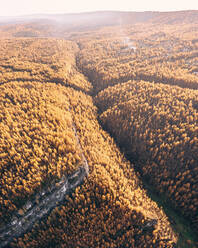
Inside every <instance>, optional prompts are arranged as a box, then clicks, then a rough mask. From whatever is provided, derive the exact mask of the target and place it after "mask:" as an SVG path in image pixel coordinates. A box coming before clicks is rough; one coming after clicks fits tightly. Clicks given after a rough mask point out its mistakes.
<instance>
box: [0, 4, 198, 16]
mask: <svg viewBox="0 0 198 248" xmlns="http://www.w3.org/2000/svg"><path fill="white" fill-rule="evenodd" d="M0 6H1V7H0V16H18V15H29V14H41V13H42V14H43V13H47V14H57V13H79V12H90V11H100V10H119V11H175V10H198V0H183V1H182V0H161V1H160V0H95V1H94V0H0Z"/></svg>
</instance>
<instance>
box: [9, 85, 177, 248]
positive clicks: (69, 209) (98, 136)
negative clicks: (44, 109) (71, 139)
mask: <svg viewBox="0 0 198 248" xmlns="http://www.w3.org/2000/svg"><path fill="white" fill-rule="evenodd" d="M67 94H68V97H69V98H70V102H71V113H72V115H73V118H74V122H75V125H76V128H77V135H78V136H79V138H80V143H81V146H82V149H83V152H84V154H85V156H86V158H87V160H88V163H89V170H90V175H89V177H88V179H87V180H86V182H85V184H84V185H83V186H82V187H78V188H77V189H76V191H75V193H73V194H72V195H71V196H70V197H67V201H66V202H65V204H64V205H62V206H60V207H58V208H56V209H55V210H54V211H53V212H52V214H51V215H50V216H49V217H48V219H47V222H44V221H43V222H42V223H41V224H39V225H38V226H36V227H35V228H34V230H33V231H32V232H30V233H28V234H26V235H25V236H24V238H20V239H18V241H17V242H16V243H15V245H14V244H13V245H14V247H15V246H17V247H47V246H52V245H53V247H73V246H75V247H173V243H174V242H175V241H176V237H175V235H174V233H173V231H172V229H171V227H170V225H169V223H168V220H167V217H166V216H165V214H164V213H163V211H162V210H161V209H159V208H158V207H157V205H156V203H154V202H153V201H152V200H151V199H150V198H148V197H147V195H146V192H145V191H144V190H143V189H142V188H141V187H140V185H141V183H140V181H139V179H138V178H137V176H136V175H135V171H134V169H133V167H132V165H130V164H129V162H127V161H126V160H125V158H124V157H123V155H122V154H121V153H120V152H119V149H118V148H117V147H116V145H115V143H114V141H113V139H112V138H110V136H109V135H108V134H107V133H106V132H105V131H103V130H102V128H101V127H100V125H99V124H98V121H97V109H96V107H95V106H94V105H93V101H92V98H91V97H88V96H87V95H85V94H83V93H81V92H77V91H75V90H73V89H69V88H68V89H67ZM150 219H156V220H157V221H158V222H157V224H156V225H155V226H153V227H152V228H151V229H150V230H149V231H148V230H147V231H146V230H144V226H145V223H146V222H147V221H148V220H150ZM166 239H167V240H170V241H168V242H166V241H163V240H166Z"/></svg>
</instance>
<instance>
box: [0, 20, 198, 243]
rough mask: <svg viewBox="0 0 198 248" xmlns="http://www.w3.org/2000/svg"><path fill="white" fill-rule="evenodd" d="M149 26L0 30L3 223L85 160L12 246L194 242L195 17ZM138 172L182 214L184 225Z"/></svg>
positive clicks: (197, 177)
mask: <svg viewBox="0 0 198 248" xmlns="http://www.w3.org/2000/svg"><path fill="white" fill-rule="evenodd" d="M163 18H164V17H163ZM145 25H146V24H145ZM153 25H154V24H147V26H146V28H147V32H146V33H145V27H144V25H141V24H136V25H134V26H132V25H126V26H123V27H122V28H121V27H120V26H116V27H103V28H101V29H96V30H95V31H94V32H93V31H87V32H81V35H79V34H78V32H76V33H75V34H76V35H74V34H73V36H72V34H71V36H70V40H67V38H68V35H69V34H67V35H66V34H65V39H63V38H61V39H56V38H50V37H45V38H32V37H30V38H27V37H26V38H24V37H22V38H9V39H8V38H1V39H0V43H1V46H0V52H1V58H0V105H1V108H0V126H1V128H0V140H1V142H0V165H1V166H0V178H1V181H0V186H1V187H0V206H1V207H0V220H1V224H0V230H1V228H3V227H4V226H6V225H7V224H9V223H10V222H11V221H13V218H15V220H16V218H19V216H23V214H24V213H25V211H26V210H25V209H24V206H25V203H26V202H27V201H31V199H34V196H35V195H36V194H37V192H40V191H42V190H47V189H49V188H50V186H52V185H56V184H57V187H58V183H59V181H60V180H62V178H63V177H65V176H68V175H71V174H72V173H74V172H75V171H76V170H77V169H78V168H80V167H81V166H82V165H83V164H84V161H85V159H86V161H87V163H88V165H89V175H88V177H87V178H86V179H85V180H84V183H83V184H82V185H80V186H78V187H77V188H76V189H74V190H73V192H70V194H69V195H67V196H66V197H65V199H64V201H62V202H61V203H59V204H57V205H58V206H57V207H56V205H54V209H53V210H52V212H50V213H49V214H48V215H47V216H45V217H44V218H42V219H40V221H38V222H36V224H35V225H34V226H33V228H32V229H31V230H28V231H27V232H26V233H25V234H24V235H22V236H21V237H19V238H18V237H17V239H14V240H12V242H11V243H10V246H11V247H116V248H117V247H134V248H136V247H156V248H157V247H162V248H163V247H164V248H165V247H172V248H173V247H193V248H195V247H196V246H197V244H198V243H197V240H196V238H194V237H195V236H196V234H197V232H198V230H197V224H198V215H197V211H198V202H197V197H198V195H197V192H198V168H197V162H198V160H197V157H198V112H197V111H198V91H197V89H198V86H197V85H198V83H197V79H198V78H197V72H198V68H197V66H198V64H197V60H196V55H197V44H198V43H197V41H196V40H195V38H194V37H195V36H196V32H197V31H196V28H195V27H196V25H195V24H194V25H195V26H194V30H195V31H194V32H193V31H192V29H191V28H190V26H189V25H190V24H185V23H184V24H183V30H185V32H184V34H183V36H182V34H181V31H180V26H179V25H177V24H176V25H174V27H173V26H172V25H169V24H163V25H161V26H159V25H158V24H157V25H156V26H155V25H154V27H153ZM192 25H193V24H192ZM35 27H36V26H32V27H31V28H33V29H34V28H35ZM191 27H192V26H191ZM20 28H21V27H20ZM118 30H119V32H118ZM74 127H75V128H74ZM76 137H78V139H76ZM142 181H143V183H142ZM144 181H145V182H146V183H147V184H148V185H150V186H152V188H154V189H155V192H157V194H158V195H159V197H162V198H164V199H167V204H168V205H169V207H170V208H171V209H173V210H174V211H176V212H178V215H179V216H180V217H181V218H184V219H183V220H184V221H185V220H188V224H189V225H190V230H189V232H188V233H187V234H186V233H185V234H183V233H182V231H183V229H182V228H181V230H178V229H177V228H174V216H172V218H171V216H169V217H167V216H166V214H165V212H164V210H163V209H162V208H161V207H159V206H158V205H157V203H156V202H155V201H153V200H152V199H151V198H150V195H149V194H148V192H147V190H145V189H144ZM55 187H56V186H55ZM37 201H38V206H39V201H40V200H39V199H37ZM20 218H21V217H20ZM193 234H194V236H193ZM0 241H1V234H0Z"/></svg>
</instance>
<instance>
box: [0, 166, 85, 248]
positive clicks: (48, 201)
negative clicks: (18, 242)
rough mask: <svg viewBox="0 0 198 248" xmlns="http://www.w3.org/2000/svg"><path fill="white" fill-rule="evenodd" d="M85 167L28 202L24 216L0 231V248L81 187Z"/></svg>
mask: <svg viewBox="0 0 198 248" xmlns="http://www.w3.org/2000/svg"><path fill="white" fill-rule="evenodd" d="M86 166H87V165H84V166H81V167H79V168H78V169H77V170H76V171H75V172H74V173H73V174H71V175H70V176H68V177H63V178H62V179H61V181H60V182H59V183H58V186H57V185H56V186H52V188H51V190H50V192H49V191H46V192H44V191H42V194H41V193H38V195H36V197H35V199H36V198H37V199H39V200H37V201H36V200H33V201H32V202H30V201H28V202H27V203H26V204H25V205H24V207H23V209H24V210H25V211H24V215H21V216H20V217H19V216H14V217H13V218H12V221H11V222H10V224H8V225H7V226H5V227H4V228H2V229H1V230H0V248H3V247H5V246H7V245H8V244H9V243H10V242H11V241H12V240H13V239H14V238H18V237H20V236H21V235H23V234H24V233H26V232H27V231H28V230H31V228H32V227H33V225H34V224H35V222H37V221H38V220H40V219H41V218H43V217H44V216H45V215H47V214H49V213H50V212H51V210H52V209H53V208H55V207H56V206H57V205H59V204H60V203H61V202H63V200H64V199H65V196H66V195H68V194H69V193H71V192H72V191H73V190H75V188H76V187H78V186H79V185H81V184H82V183H83V181H84V179H85V177H86V176H87V175H88V174H87V168H86ZM37 202H38V203H37Z"/></svg>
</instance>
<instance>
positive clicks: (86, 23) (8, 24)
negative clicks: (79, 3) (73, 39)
mask: <svg viewBox="0 0 198 248" xmlns="http://www.w3.org/2000/svg"><path fill="white" fill-rule="evenodd" d="M138 23H150V24H170V25H171V24H181V23H182V24H188V23H189V24H192V23H198V11H197V10H189V11H175V12H152V11H146V12H119V11H98V12H87V13H76V14H37V15H27V16H19V17H0V31H2V32H3V33H4V36H9V35H11V36H14V37H24V36H25V37H27V36H28V37H29V36H30V37H41V36H55V37H56V36H59V37H60V36H61V34H62V33H63V31H64V32H66V31H67V32H68V31H85V30H90V29H95V28H101V27H104V26H117V25H126V24H138ZM16 25H17V26H16ZM30 29H31V32H30ZM8 30H9V32H8ZM21 30H23V31H21ZM21 32H22V33H21ZM5 34H7V35H5Z"/></svg>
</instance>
